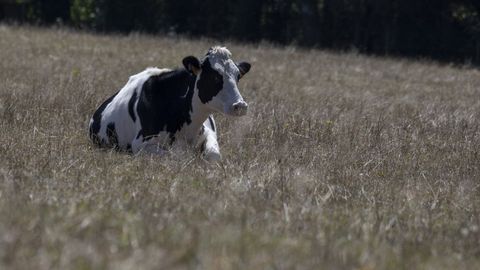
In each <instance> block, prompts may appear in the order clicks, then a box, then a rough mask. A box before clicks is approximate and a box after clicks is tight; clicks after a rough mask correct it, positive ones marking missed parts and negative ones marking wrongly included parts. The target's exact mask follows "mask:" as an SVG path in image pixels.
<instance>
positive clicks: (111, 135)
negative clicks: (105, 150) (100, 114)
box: [107, 122, 118, 148]
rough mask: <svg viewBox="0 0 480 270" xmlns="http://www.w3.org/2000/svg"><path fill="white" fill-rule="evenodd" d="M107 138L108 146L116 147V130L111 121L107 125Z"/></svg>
mask: <svg viewBox="0 0 480 270" xmlns="http://www.w3.org/2000/svg"><path fill="white" fill-rule="evenodd" d="M107 138H108V145H109V146H112V147H115V148H118V135H117V131H116V130H115V123H113V122H111V123H109V124H108V125H107Z"/></svg>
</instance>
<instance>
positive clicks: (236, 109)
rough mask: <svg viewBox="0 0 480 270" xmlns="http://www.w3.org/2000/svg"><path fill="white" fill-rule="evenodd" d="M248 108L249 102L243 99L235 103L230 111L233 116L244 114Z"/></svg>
mask: <svg viewBox="0 0 480 270" xmlns="http://www.w3.org/2000/svg"><path fill="white" fill-rule="evenodd" d="M247 110H248V104H247V103H246V102H245V101H243V100H242V101H239V102H236V103H233V105H232V108H231V110H230V112H231V115H233V116H243V115H245V114H247Z"/></svg>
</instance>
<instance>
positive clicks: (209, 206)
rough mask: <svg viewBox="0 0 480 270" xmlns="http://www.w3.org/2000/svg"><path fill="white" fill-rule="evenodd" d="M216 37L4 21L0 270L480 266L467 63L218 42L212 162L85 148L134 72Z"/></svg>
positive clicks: (476, 106)
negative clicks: (100, 112) (243, 64)
mask: <svg viewBox="0 0 480 270" xmlns="http://www.w3.org/2000/svg"><path fill="white" fill-rule="evenodd" d="M215 43H216V42H215V41H211V40H185V39H177V38H160V37H151V36H143V35H130V36H113V35H110V36H98V35H91V34H85V33H76V32H71V31H67V30H54V29H50V30H46V29H31V28H22V27H10V26H1V27H0V59H1V61H0V82H1V84H0V119H1V121H0V268H2V269H5V268H17V269H55V268H57V269H158V268H162V267H164V268H173V269H189V268H200V269H293V268H295V269H312V268H316V269H318V268H325V269H356V268H359V269H415V268H416V269H442V268H443V269H462V268H463V269H479V268H480V259H479V258H480V228H479V226H480V224H479V223H480V220H479V219H480V208H479V207H480V157H479V155H480V129H479V128H480V123H479V119H480V99H479V97H480V76H479V75H480V74H479V73H480V72H479V71H477V70H475V69H466V68H456V67H451V66H440V65H438V64H435V63H421V62H413V61H407V60H402V59H382V58H371V57H364V56H359V55H356V54H353V53H351V54H332V53H327V52H322V51H302V50H298V49H295V48H276V47H272V46H270V45H268V44H264V45H259V46H254V45H246V46H245V45H239V44H230V43H228V42H227V43H226V45H227V46H228V47H229V48H230V50H231V51H232V52H233V54H234V57H235V59H238V60H241V59H243V60H248V61H250V62H251V63H252V64H253V66H252V70H251V71H250V73H249V74H248V75H247V76H246V77H245V78H244V79H243V80H242V81H241V83H240V88H241V92H242V95H243V97H244V98H245V100H246V101H247V102H249V104H250V107H251V110H250V112H249V114H248V116H246V117H244V118H240V119H233V118H226V117H224V116H220V115H218V116H216V119H217V122H218V128H219V132H220V134H219V141H220V147H221V150H222V154H223V161H222V162H220V163H215V164H208V163H206V162H204V161H203V160H202V159H201V158H199V156H198V155H197V154H196V153H194V152H193V151H190V150H187V151H185V150H182V149H173V150H172V151H171V153H170V154H169V155H168V156H166V157H162V158H159V157H151V156H141V157H132V156H130V155H128V154H124V153H118V152H115V151H106V150H100V149H98V148H96V147H94V146H93V145H92V144H91V143H90V142H89V140H88V138H87V124H88V120H89V118H90V116H91V114H92V113H93V111H94V110H95V109H96V107H97V106H98V105H99V104H100V103H101V102H102V101H103V100H104V99H105V98H106V97H108V96H109V95H111V94H112V93H114V92H115V91H117V90H118V89H119V88H120V87H121V86H123V84H124V83H125V82H126V81H127V79H128V76H129V75H132V74H134V73H137V72H139V71H141V70H143V69H144V68H145V67H148V66H159V67H174V66H180V65H181V59H182V58H183V57H184V56H186V55H189V54H194V55H197V56H201V55H202V54H203V53H204V52H205V51H206V50H207V49H208V47H209V46H211V45H213V44H215Z"/></svg>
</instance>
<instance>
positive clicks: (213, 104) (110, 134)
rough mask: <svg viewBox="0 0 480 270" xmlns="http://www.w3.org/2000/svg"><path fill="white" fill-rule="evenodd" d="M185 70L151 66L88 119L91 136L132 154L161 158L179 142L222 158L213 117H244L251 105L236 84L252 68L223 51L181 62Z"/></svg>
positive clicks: (220, 49)
mask: <svg viewBox="0 0 480 270" xmlns="http://www.w3.org/2000/svg"><path fill="white" fill-rule="evenodd" d="M183 65H184V67H185V69H183V68H181V69H175V70H171V69H159V68H147V69H146V70H145V71H143V72H140V73H138V74H136V75H133V76H131V77H130V79H129V80H128V82H127V84H126V85H125V86H124V87H123V88H122V89H121V90H120V91H119V92H118V93H116V94H115V95H113V96H112V97H110V98H109V99H107V100H106V101H105V102H103V104H102V105H101V106H100V107H99V108H98V109H97V111H96V112H95V113H94V115H93V117H92V119H91V120H90V125H89V129H90V138H91V139H92V140H93V142H94V143H96V144H98V145H100V146H107V147H114V148H117V149H122V150H126V151H131V152H133V153H134V154H136V153H138V152H140V151H144V152H148V153H157V154H161V153H164V152H165V148H166V147H168V146H169V145H171V144H173V143H174V142H175V141H178V140H184V141H186V142H187V143H188V144H190V145H194V146H200V147H201V149H202V151H203V155H204V157H205V158H206V159H207V160H217V159H220V157H221V155H220V150H219V146H218V142H217V134H216V127H215V122H214V120H213V117H212V113H214V112H221V113H223V114H226V115H232V116H242V115H245V114H246V113H247V109H248V105H247V103H246V102H245V101H244V100H243V98H242V96H241V95H240V92H239V90H238V86H237V83H238V80H239V79H240V78H241V77H242V76H243V75H245V74H246V73H247V72H248V71H249V70H250V64H249V63H247V62H241V63H238V64H236V63H235V62H233V61H232V59H231V53H230V52H229V51H228V50H227V49H226V48H224V47H213V48H210V49H209V51H208V53H207V54H206V55H205V57H204V58H203V59H202V61H200V60H198V59H197V58H196V57H194V56H188V57H185V58H184V59H183Z"/></svg>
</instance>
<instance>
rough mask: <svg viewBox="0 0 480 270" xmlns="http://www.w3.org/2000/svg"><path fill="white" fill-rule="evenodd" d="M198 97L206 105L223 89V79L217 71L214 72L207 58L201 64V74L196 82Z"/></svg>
mask: <svg viewBox="0 0 480 270" xmlns="http://www.w3.org/2000/svg"><path fill="white" fill-rule="evenodd" d="M197 88H198V97H199V98H200V100H201V101H202V103H204V104H205V103H207V102H209V101H210V100H212V99H213V97H214V96H216V95H217V94H218V92H220V90H222V88H223V77H222V75H221V74H220V73H218V71H216V70H214V69H213V68H212V67H211V65H210V61H209V60H208V58H206V59H205V60H204V61H203V63H202V73H201V74H200V79H199V80H198V82H197Z"/></svg>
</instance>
